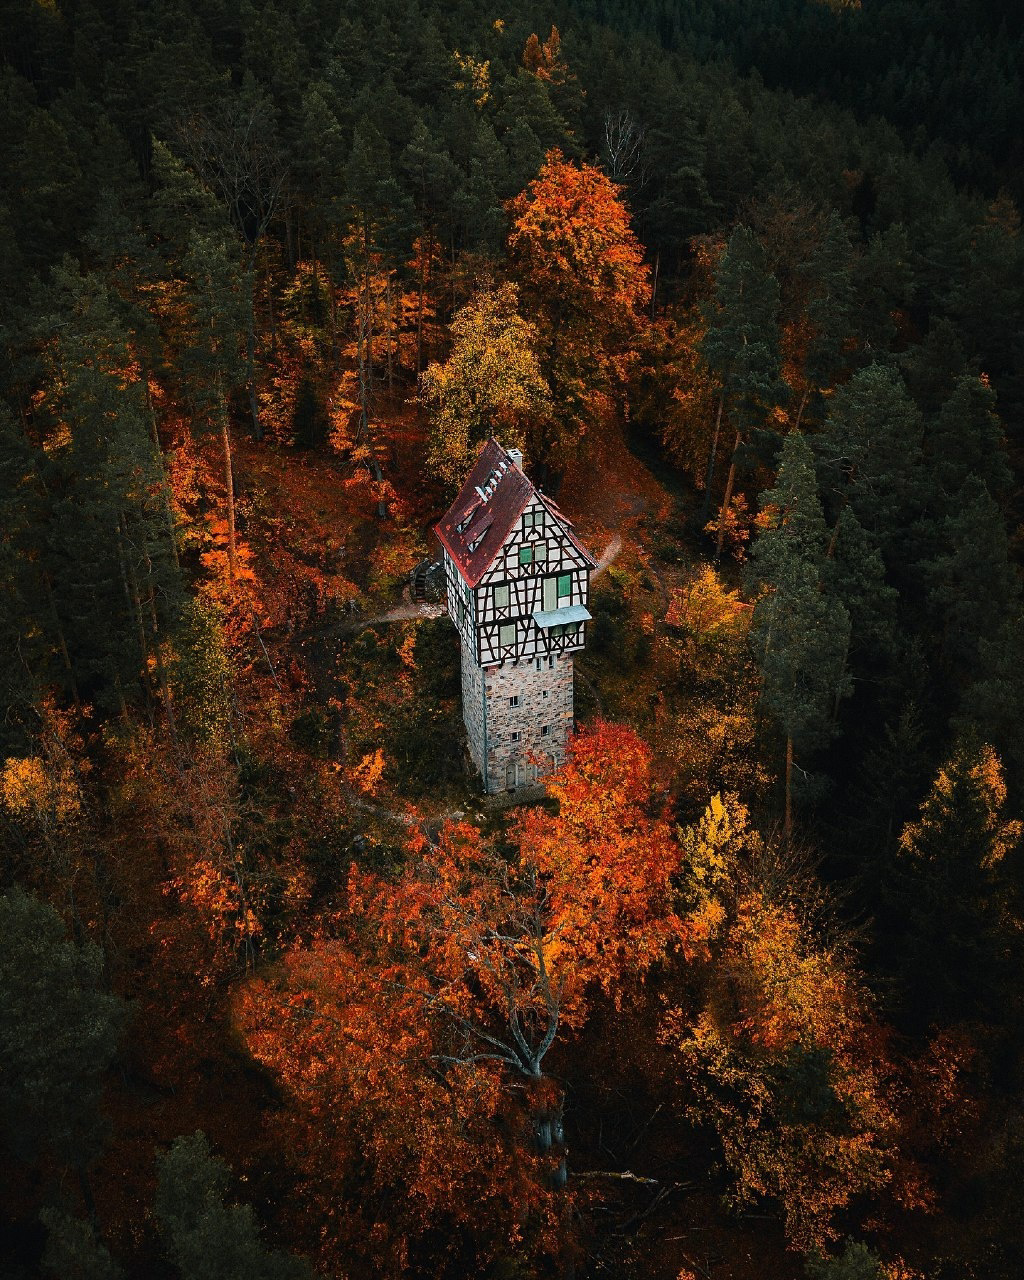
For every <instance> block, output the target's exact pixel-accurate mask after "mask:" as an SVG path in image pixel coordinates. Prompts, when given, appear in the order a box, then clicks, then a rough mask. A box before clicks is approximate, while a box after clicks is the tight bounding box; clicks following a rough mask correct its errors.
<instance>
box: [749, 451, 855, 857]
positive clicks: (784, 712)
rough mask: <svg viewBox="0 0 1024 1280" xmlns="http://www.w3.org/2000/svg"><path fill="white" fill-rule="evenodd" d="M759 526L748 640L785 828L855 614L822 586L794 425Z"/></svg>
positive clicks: (809, 477) (842, 683)
mask: <svg viewBox="0 0 1024 1280" xmlns="http://www.w3.org/2000/svg"><path fill="white" fill-rule="evenodd" d="M761 502H762V507H763V508H764V513H765V514H764V516H763V517H762V519H763V525H762V529H761V531H760V532H759V534H758V537H757V539H756V541H755V543H754V546H753V549H752V552H751V557H750V564H749V567H748V584H749V586H750V587H751V589H753V590H755V591H758V592H759V593H760V594H759V595H758V597H757V599H756V601H755V604H754V616H753V621H752V624H751V633H750V635H751V645H752V647H753V651H754V654H755V656H756V658H757V660H758V662H759V665H760V670H761V705H762V706H763V707H764V709H765V711H766V712H767V713H768V715H769V716H770V718H771V720H772V721H773V723H774V724H775V726H776V727H777V728H778V730H779V732H780V733H781V734H782V737H783V739H784V740H785V743H786V767H785V829H786V836H787V839H791V838H792V831H793V800H792V796H793V765H794V758H795V755H796V753H797V752H803V751H809V750H813V749H814V748H815V747H819V746H822V745H823V744H824V743H825V742H827V741H828V739H829V738H830V737H831V735H832V732H833V723H832V722H833V713H834V707H835V705H836V704H837V703H838V701H839V699H840V698H841V697H842V696H843V695H844V694H846V693H848V692H849V680H848V677H847V675H846V658H847V652H848V649H849V644H850V615H849V613H848V612H847V610H846V608H845V606H844V605H843V604H842V603H841V602H840V601H839V600H838V599H836V598H834V597H833V596H831V595H830V594H829V593H828V592H827V591H826V590H825V581H824V574H825V551H826V540H827V535H826V529H825V521H824V516H823V514H822V509H821V501H820V499H819V498H818V489H817V481H816V479H815V472H814V455H813V453H812V452H811V448H810V446H809V444H808V443H807V441H806V440H805V439H804V437H803V436H801V435H800V434H799V433H797V432H793V433H791V434H790V435H788V436H787V437H786V441H785V444H784V445H783V449H782V457H781V460H780V463H779V471H778V476H777V479H776V483H775V487H774V489H771V490H769V491H768V492H766V493H765V494H763V495H762V499H761Z"/></svg>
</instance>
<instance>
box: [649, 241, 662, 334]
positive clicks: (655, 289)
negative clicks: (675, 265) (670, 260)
mask: <svg viewBox="0 0 1024 1280" xmlns="http://www.w3.org/2000/svg"><path fill="white" fill-rule="evenodd" d="M660 267H661V250H660V249H659V250H658V251H657V253H655V255H654V280H653V281H652V282H651V319H652V320H653V319H654V300H655V298H657V296H658V270H659V268H660Z"/></svg>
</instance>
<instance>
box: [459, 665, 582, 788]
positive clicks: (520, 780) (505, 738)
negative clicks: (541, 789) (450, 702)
mask: <svg viewBox="0 0 1024 1280" xmlns="http://www.w3.org/2000/svg"><path fill="white" fill-rule="evenodd" d="M513 700H515V701H513ZM462 715H463V718H464V720H465V722H466V733H467V736H468V738H469V752H470V755H471V756H472V758H473V763H474V764H475V765H476V767H477V768H478V769H479V770H480V775H481V777H482V778H483V783H484V790H485V791H486V792H488V793H489V794H491V795H494V794H496V793H497V792H499V791H514V790H516V789H517V788H519V787H523V786H529V785H530V784H531V783H533V782H536V780H537V778H538V777H542V776H543V775H544V774H547V773H551V771H552V770H553V769H557V768H560V767H561V765H562V764H564V763H565V752H566V747H567V745H568V742H569V734H570V733H571V732H572V721H573V670H572V657H571V656H570V657H555V658H539V659H531V660H530V661H529V662H516V663H505V664H504V665H503V666H494V667H480V666H478V665H477V664H476V662H475V661H474V660H473V657H472V655H470V654H469V653H467V652H466V649H465V646H463V649H462ZM517 735H518V737H517Z"/></svg>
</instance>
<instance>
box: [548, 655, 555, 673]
mask: <svg viewBox="0 0 1024 1280" xmlns="http://www.w3.org/2000/svg"><path fill="white" fill-rule="evenodd" d="M554 669H555V660H554V658H548V670H549V671H554Z"/></svg>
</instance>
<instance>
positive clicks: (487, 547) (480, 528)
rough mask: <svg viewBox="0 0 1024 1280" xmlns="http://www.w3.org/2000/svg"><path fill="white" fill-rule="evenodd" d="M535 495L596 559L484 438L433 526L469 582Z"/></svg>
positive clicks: (478, 575)
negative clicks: (459, 488)
mask: <svg viewBox="0 0 1024 1280" xmlns="http://www.w3.org/2000/svg"><path fill="white" fill-rule="evenodd" d="M535 494H536V496H537V497H539V498H540V500H541V502H543V503H544V505H545V506H546V507H547V509H548V510H549V511H550V512H551V514H552V515H553V516H554V517H555V519H556V520H557V521H558V522H559V524H560V525H562V526H563V528H564V529H565V530H566V532H567V533H568V535H569V537H570V538H571V539H572V542H573V545H574V546H575V547H576V548H577V549H578V550H579V552H580V553H581V554H582V555H583V556H584V558H585V559H586V560H587V561H589V563H590V564H591V565H593V564H596V561H595V560H594V558H593V557H592V556H591V555H590V554H589V552H588V551H586V549H585V548H584V547H582V546H581V545H580V543H579V542H578V541H577V539H576V538H575V536H574V535H573V533H572V526H571V525H570V524H569V522H568V520H566V518H565V516H563V515H562V513H561V512H560V511H559V510H558V508H557V507H556V506H555V504H554V503H553V502H552V501H551V500H550V499H549V498H545V496H544V495H543V494H542V493H539V492H538V491H537V490H536V489H535V488H534V486H533V485H532V483H531V482H530V480H529V479H528V478H527V477H526V476H525V475H524V474H523V472H522V471H521V470H520V469H519V468H518V467H517V466H516V464H515V463H514V462H513V461H512V459H511V458H510V457H509V455H508V453H506V451H505V450H504V449H503V448H502V447H501V445H500V444H498V442H497V441H496V440H488V441H487V443H486V444H485V445H484V447H483V448H482V449H481V450H480V456H479V457H478V458H477V460H476V465H475V466H474V468H473V470H472V471H471V472H470V473H469V479H468V480H467V481H466V483H465V484H464V485H463V486H462V491H461V492H460V494H459V496H458V497H457V498H456V499H455V501H454V502H453V503H452V505H451V506H450V507H449V508H448V510H447V511H446V512H445V514H444V515H443V516H442V517H441V519H440V520H439V521H438V524H437V526H436V529H437V536H438V538H439V539H440V540H441V543H442V545H443V546H444V548H445V549H446V550H447V552H448V554H449V555H450V556H451V558H452V559H453V560H454V561H455V564H456V566H457V568H458V570H459V573H461V574H462V577H463V578H464V580H465V581H466V582H467V583H468V585H469V586H471V587H475V586H476V585H477V584H478V583H479V581H480V579H481V578H482V577H483V576H484V574H485V573H486V572H487V570H488V569H489V568H490V566H491V564H492V562H493V561H494V558H495V556H497V554H498V552H499V551H500V550H501V548H502V547H503V546H504V545H505V541H506V539H507V538H508V536H509V534H510V533H511V532H512V530H513V529H514V528H515V526H516V523H517V521H518V520H519V517H520V516H521V515H522V514H523V512H524V511H525V510H526V507H527V505H528V504H529V502H530V500H531V498H533V497H534V495H535ZM460 525H461V526H462V528H460V527H459V526H460Z"/></svg>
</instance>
